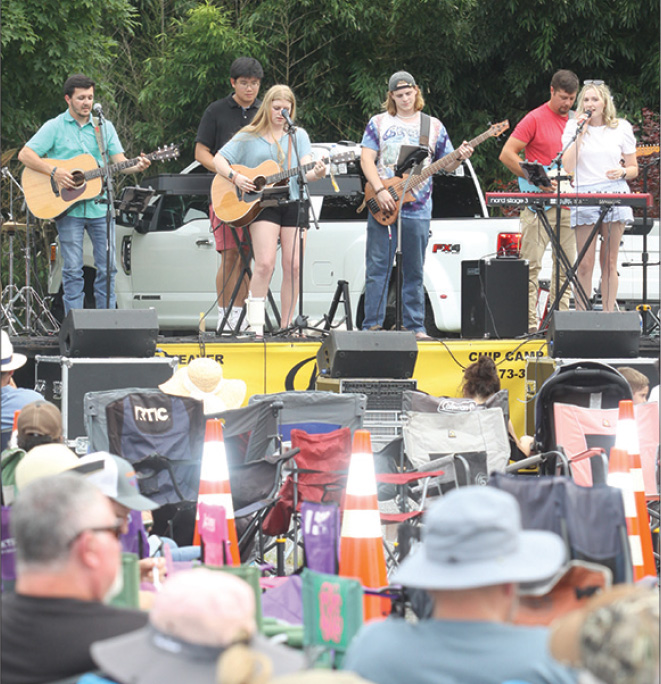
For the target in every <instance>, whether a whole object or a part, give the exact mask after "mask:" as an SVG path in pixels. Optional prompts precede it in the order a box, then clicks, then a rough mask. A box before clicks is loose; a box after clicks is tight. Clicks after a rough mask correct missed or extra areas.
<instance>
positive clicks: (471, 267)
mask: <svg viewBox="0 0 661 684" xmlns="http://www.w3.org/2000/svg"><path fill="white" fill-rule="evenodd" d="M527 332H528V262H527V261H525V260H524V259H481V260H480V261H462V262H461V336H462V337H467V338H479V337H495V338H499V339H502V338H511V337H518V336H519V335H525V334H526V333H527Z"/></svg>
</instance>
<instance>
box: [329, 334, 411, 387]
mask: <svg viewBox="0 0 661 684" xmlns="http://www.w3.org/2000/svg"><path fill="white" fill-rule="evenodd" d="M417 357H418V343H417V341H416V339H415V333H413V332H408V331H384V330H378V331H377V330H375V331H372V330H362V331H361V330H352V331H349V330H332V331H331V333H330V335H329V336H328V337H327V338H326V339H325V340H324V341H323V343H322V345H321V347H320V348H319V351H318V352H317V367H318V369H319V373H320V375H322V376H324V377H327V378H410V377H411V376H412V375H413V369H414V368H415V361H416V359H417Z"/></svg>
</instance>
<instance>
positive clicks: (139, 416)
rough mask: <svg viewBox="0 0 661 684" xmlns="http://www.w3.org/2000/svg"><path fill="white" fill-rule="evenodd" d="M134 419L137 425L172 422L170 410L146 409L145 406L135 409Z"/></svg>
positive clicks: (163, 408)
mask: <svg viewBox="0 0 661 684" xmlns="http://www.w3.org/2000/svg"><path fill="white" fill-rule="evenodd" d="M133 418H134V419H135V422H136V423H143V422H147V423H158V422H161V423H162V422H164V421H167V420H170V414H169V413H168V410H167V409H166V408H165V407H163V406H161V407H156V408H146V407H145V406H134V407H133Z"/></svg>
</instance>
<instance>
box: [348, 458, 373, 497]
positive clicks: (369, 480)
mask: <svg viewBox="0 0 661 684" xmlns="http://www.w3.org/2000/svg"><path fill="white" fill-rule="evenodd" d="M372 494H376V475H375V474H374V457H373V456H372V454H365V453H356V454H352V456H351V462H350V463H349V476H348V478H347V496H350V495H355V496H370V495H372Z"/></svg>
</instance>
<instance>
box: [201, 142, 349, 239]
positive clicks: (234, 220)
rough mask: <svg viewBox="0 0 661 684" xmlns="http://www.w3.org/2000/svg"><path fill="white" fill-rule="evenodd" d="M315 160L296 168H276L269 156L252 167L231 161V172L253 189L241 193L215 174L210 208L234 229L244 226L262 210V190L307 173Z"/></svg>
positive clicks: (344, 156)
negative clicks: (253, 188)
mask: <svg viewBox="0 0 661 684" xmlns="http://www.w3.org/2000/svg"><path fill="white" fill-rule="evenodd" d="M355 158H356V154H355V152H343V153H341V154H337V155H333V156H332V157H324V158H323V159H322V160H321V161H323V162H324V164H326V163H328V162H329V161H330V162H331V164H341V163H342V162H349V161H353V160H354V159H355ZM316 163H317V162H316V161H311V162H309V163H307V164H302V165H301V166H300V167H299V166H296V167H294V168H291V169H287V170H285V171H283V170H282V169H281V168H280V166H279V165H278V163H277V162H275V161H273V160H271V159H267V160H266V161H264V162H262V163H261V164H260V165H259V166H256V167H255V168H250V167H248V166H241V165H240V164H234V165H233V166H232V170H233V171H234V172H235V173H240V174H241V175H243V176H247V177H248V178H250V180H251V181H252V182H253V183H254V185H255V188H256V189H255V191H254V192H243V191H242V190H240V189H239V188H237V187H236V185H234V183H232V181H230V180H228V179H227V178H225V177H224V176H221V175H220V174H216V177H215V178H214V179H213V183H212V184H211V204H212V205H213V210H214V212H215V214H216V216H217V217H218V218H219V219H220V220H221V221H224V222H225V223H227V224H229V225H231V226H235V227H237V228H238V227H240V226H247V225H248V224H249V223H252V222H253V221H254V220H255V219H256V218H257V216H258V215H259V213H260V212H261V211H262V209H263V207H262V206H261V203H262V200H263V199H264V191H265V190H266V189H267V188H271V187H274V186H276V185H284V184H285V182H286V181H287V180H288V179H289V178H291V177H293V176H296V175H298V173H299V171H302V172H303V173H307V172H308V171H310V169H313V168H314V165H315V164H316Z"/></svg>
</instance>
